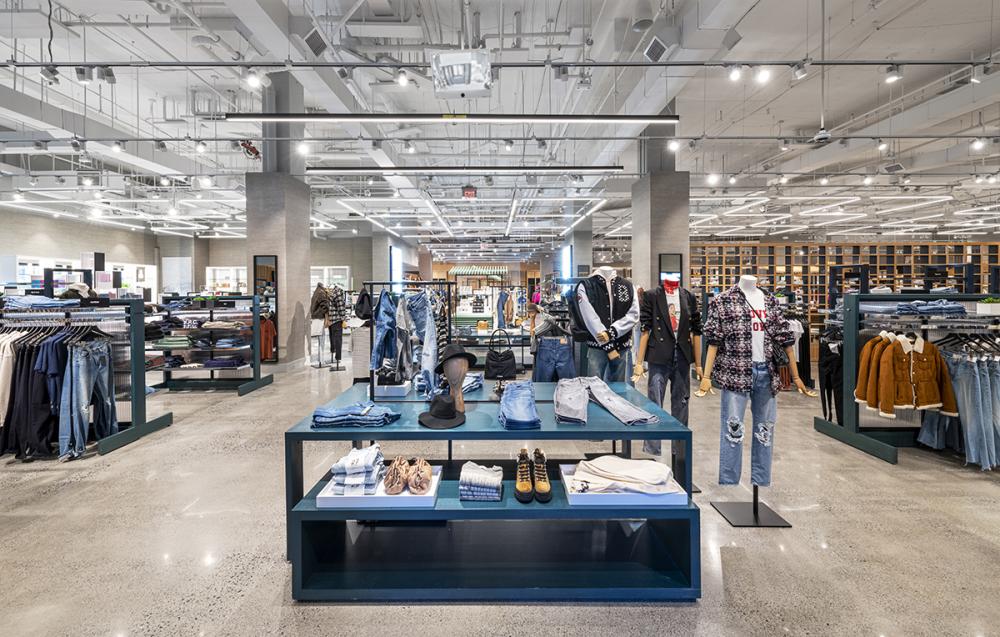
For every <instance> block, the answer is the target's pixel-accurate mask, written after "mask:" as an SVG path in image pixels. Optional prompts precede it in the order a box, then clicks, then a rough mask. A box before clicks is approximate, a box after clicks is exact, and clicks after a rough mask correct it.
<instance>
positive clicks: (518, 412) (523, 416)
mask: <svg viewBox="0 0 1000 637" xmlns="http://www.w3.org/2000/svg"><path fill="white" fill-rule="evenodd" d="M500 425H501V426H503V428H504V429H508V430H522V429H540V428H541V426H542V420H541V419H540V418H539V417H538V409H537V408H536V407H535V386H534V385H533V384H532V383H531V381H530V380H519V381H515V382H512V383H507V387H506V388H505V389H504V391H503V395H502V396H501V397H500Z"/></svg>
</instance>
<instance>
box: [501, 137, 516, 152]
mask: <svg viewBox="0 0 1000 637" xmlns="http://www.w3.org/2000/svg"><path fill="white" fill-rule="evenodd" d="M503 149H504V150H505V151H507V152H508V153H509V152H510V151H512V150H514V140H513V139H505V140H503Z"/></svg>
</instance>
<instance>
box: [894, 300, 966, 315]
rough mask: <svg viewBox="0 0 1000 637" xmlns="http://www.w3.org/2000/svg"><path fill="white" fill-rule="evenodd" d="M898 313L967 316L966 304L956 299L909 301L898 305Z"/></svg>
mask: <svg viewBox="0 0 1000 637" xmlns="http://www.w3.org/2000/svg"><path fill="white" fill-rule="evenodd" d="M896 314H900V315H902V314H919V315H921V316H934V315H944V316H965V306H964V305H962V304H961V303H956V302H955V301H949V300H947V299H938V300H936V301H919V300H917V301H907V302H905V303H899V304H898V305H896Z"/></svg>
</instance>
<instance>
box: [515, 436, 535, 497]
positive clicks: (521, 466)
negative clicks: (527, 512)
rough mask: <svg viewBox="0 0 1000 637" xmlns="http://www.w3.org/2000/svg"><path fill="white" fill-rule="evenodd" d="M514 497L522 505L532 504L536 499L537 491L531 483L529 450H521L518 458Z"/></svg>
mask: <svg viewBox="0 0 1000 637" xmlns="http://www.w3.org/2000/svg"><path fill="white" fill-rule="evenodd" d="M514 497H515V498H517V501H518V502H520V503H522V504H527V503H529V502H531V500H532V498H534V497H535V489H534V487H533V486H532V482H531V459H530V458H529V457H528V450H527V449H521V453H520V454H519V455H518V456H517V477H516V478H515V479H514Z"/></svg>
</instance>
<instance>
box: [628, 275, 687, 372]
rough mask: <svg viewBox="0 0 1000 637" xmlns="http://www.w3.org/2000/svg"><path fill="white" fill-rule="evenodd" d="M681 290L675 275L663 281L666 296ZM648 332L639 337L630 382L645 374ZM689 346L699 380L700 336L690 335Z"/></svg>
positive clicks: (678, 279) (679, 282) (679, 279)
mask: <svg viewBox="0 0 1000 637" xmlns="http://www.w3.org/2000/svg"><path fill="white" fill-rule="evenodd" d="M680 288H681V278H680V277H679V276H677V275H673V274H668V275H667V277H666V278H665V279H663V291H664V292H666V293H667V295H671V294H677V293H678V292H679V290H680ZM649 334H650V333H649V332H643V333H642V336H641V337H639V354H638V356H636V361H635V366H634V367H633V368H632V382H633V383H635V382H637V381H638V380H639V379H640V378H642V377H643V376H644V375H645V374H646V370H645V369H643V364H644V363H645V361H646V349H647V348H648V347H649ZM691 345H692V351H693V353H694V372H695V374H696V378H697V379H698V380H701V377H702V369H701V336H699V335H697V334H692V335H691Z"/></svg>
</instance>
